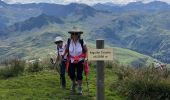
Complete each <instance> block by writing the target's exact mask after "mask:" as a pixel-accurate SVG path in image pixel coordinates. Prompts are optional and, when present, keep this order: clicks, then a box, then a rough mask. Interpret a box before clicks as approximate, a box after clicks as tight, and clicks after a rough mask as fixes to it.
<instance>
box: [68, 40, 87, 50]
mask: <svg viewBox="0 0 170 100" xmlns="http://www.w3.org/2000/svg"><path fill="white" fill-rule="evenodd" d="M70 42H71V39H70V38H68V40H67V50H68V52H69V47H70ZM79 42H80V44H81V47H82V50H83V53H86V50H85V48H84V41H83V39H79Z"/></svg>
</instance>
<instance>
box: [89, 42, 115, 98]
mask: <svg viewBox="0 0 170 100" xmlns="http://www.w3.org/2000/svg"><path fill="white" fill-rule="evenodd" d="M88 59H89V60H91V61H97V63H96V65H97V100H105V97H104V95H105V94H104V61H107V60H113V49H104V40H96V49H89V50H88Z"/></svg>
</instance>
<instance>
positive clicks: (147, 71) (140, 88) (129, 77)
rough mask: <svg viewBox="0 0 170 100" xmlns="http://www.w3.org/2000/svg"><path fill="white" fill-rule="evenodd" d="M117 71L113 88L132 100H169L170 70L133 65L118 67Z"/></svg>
mask: <svg viewBox="0 0 170 100" xmlns="http://www.w3.org/2000/svg"><path fill="white" fill-rule="evenodd" d="M117 68H118V70H117V71H116V72H115V73H116V75H117V76H118V80H117V82H113V84H112V85H111V89H116V90H117V91H118V92H119V93H121V94H122V95H124V96H127V97H128V99H130V100H169V99H170V85H169V84H170V77H169V75H170V72H169V71H168V70H164V71H159V70H155V69H153V68H151V67H143V68H140V69H135V68H132V67H125V66H121V67H117Z"/></svg>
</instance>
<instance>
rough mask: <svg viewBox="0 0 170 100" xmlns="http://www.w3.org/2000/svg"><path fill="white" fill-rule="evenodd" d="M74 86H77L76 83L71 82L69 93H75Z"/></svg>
mask: <svg viewBox="0 0 170 100" xmlns="http://www.w3.org/2000/svg"><path fill="white" fill-rule="evenodd" d="M76 86H77V84H76V82H73V83H72V86H71V92H73V93H74V92H76Z"/></svg>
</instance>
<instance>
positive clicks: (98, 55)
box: [88, 49, 113, 61]
mask: <svg viewBox="0 0 170 100" xmlns="http://www.w3.org/2000/svg"><path fill="white" fill-rule="evenodd" d="M88 60H91V61H106V60H113V49H88Z"/></svg>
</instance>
